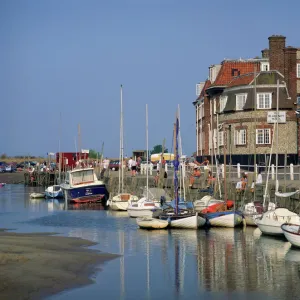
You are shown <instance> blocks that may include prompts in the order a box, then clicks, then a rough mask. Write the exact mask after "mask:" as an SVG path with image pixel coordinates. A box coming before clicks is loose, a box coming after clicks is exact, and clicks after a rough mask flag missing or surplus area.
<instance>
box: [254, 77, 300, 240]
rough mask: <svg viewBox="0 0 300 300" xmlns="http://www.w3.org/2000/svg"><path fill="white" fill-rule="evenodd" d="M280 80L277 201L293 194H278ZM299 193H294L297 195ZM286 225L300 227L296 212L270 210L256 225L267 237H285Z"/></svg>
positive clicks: (282, 209)
mask: <svg viewBox="0 0 300 300" xmlns="http://www.w3.org/2000/svg"><path fill="white" fill-rule="evenodd" d="M278 109H279V80H277V105H276V116H277V118H276V123H275V124H274V129H275V125H276V131H275V130H274V131H273V140H274V134H275V132H276V181H275V182H276V184H275V199H276V197H289V196H290V195H292V194H293V193H279V192H278V185H279V184H278V145H279V143H278V142H279V140H278V115H279V111H278ZM297 192H298V191H296V192H294V193H297ZM266 195H267V188H266V190H265V195H264V206H265V202H266ZM284 223H292V224H295V225H300V217H299V216H298V215H297V214H295V213H294V212H292V211H290V210H288V209H287V208H276V209H275V210H269V211H267V212H265V213H264V214H263V215H262V216H261V217H260V218H258V219H256V224H257V226H258V228H259V229H260V231H261V232H262V233H263V234H267V235H283V234H284V232H283V231H282V225H283V224H284Z"/></svg>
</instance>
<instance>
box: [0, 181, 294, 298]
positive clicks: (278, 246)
mask: <svg viewBox="0 0 300 300" xmlns="http://www.w3.org/2000/svg"><path fill="white" fill-rule="evenodd" d="M35 191H37V190H36V189H35ZM30 192H32V190H31V189H24V187H23V186H20V185H18V186H6V187H5V189H3V188H2V189H1V190H0V220H1V226H0V227H9V228H17V229H18V231H28V230H31V231H33V230H35V231H56V232H59V233H61V234H63V235H66V236H72V237H81V238H85V239H89V240H91V241H94V242H96V243H98V244H97V245H96V246H95V247H94V248H96V249H100V250H102V251H105V252H112V253H119V254H121V255H122V256H121V257H120V258H118V259H115V260H113V261H111V262H109V263H107V264H106V265H105V266H104V267H102V268H103V271H102V272H100V273H99V274H97V275H96V277H95V282H96V284H94V285H91V286H87V287H84V288H80V289H76V290H71V291H67V292H64V293H62V294H60V295H56V296H53V297H51V299H53V300H54V299H60V300H61V299H69V298H70V297H72V299H82V298H84V297H85V298H86V299H99V298H103V297H106V298H108V299H166V300H169V299H174V298H178V299H199V298H202V299H264V300H265V299H300V297H299V295H300V285H299V280H300V276H299V274H300V250H295V249H291V248H290V244H289V243H288V242H286V241H284V240H278V239H274V238H270V237H265V236H261V234H260V231H259V229H255V228H249V227H248V228H246V229H235V230H233V229H221V228H211V229H210V230H208V231H205V230H198V231H195V230H159V231H144V230H140V229H138V227H137V225H136V223H135V220H134V219H129V218H128V217H127V213H126V212H111V211H104V210H103V209H102V208H101V207H99V206H98V207H97V206H77V207H71V208H72V210H69V211H65V210H64V202H63V201H57V200H49V201H47V200H30V199H29V193H30ZM82 208H85V210H81V209H82ZM50 229H51V230H50Z"/></svg>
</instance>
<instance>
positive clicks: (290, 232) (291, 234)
mask: <svg viewBox="0 0 300 300" xmlns="http://www.w3.org/2000/svg"><path fill="white" fill-rule="evenodd" d="M281 230H282V231H283V234H284V236H285V238H286V239H287V240H288V241H289V242H290V243H291V244H292V245H293V246H294V247H297V248H300V234H299V233H298V231H299V225H294V224H283V225H281Z"/></svg>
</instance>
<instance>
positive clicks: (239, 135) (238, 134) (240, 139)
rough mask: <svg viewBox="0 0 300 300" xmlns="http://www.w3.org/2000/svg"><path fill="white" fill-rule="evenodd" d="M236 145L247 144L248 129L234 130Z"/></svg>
mask: <svg viewBox="0 0 300 300" xmlns="http://www.w3.org/2000/svg"><path fill="white" fill-rule="evenodd" d="M234 141H235V145H246V129H238V130H235V131H234Z"/></svg>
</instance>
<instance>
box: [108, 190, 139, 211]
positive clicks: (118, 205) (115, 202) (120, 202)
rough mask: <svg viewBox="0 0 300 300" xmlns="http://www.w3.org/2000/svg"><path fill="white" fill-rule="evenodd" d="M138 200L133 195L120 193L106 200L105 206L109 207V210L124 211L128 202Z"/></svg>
mask: <svg viewBox="0 0 300 300" xmlns="http://www.w3.org/2000/svg"><path fill="white" fill-rule="evenodd" d="M138 200H139V198H138V197H137V196H135V195H132V194H128V193H121V194H118V195H116V196H114V197H112V199H110V200H108V201H107V206H109V208H110V209H111V210H122V211H126V210H127V208H128V201H138Z"/></svg>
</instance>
